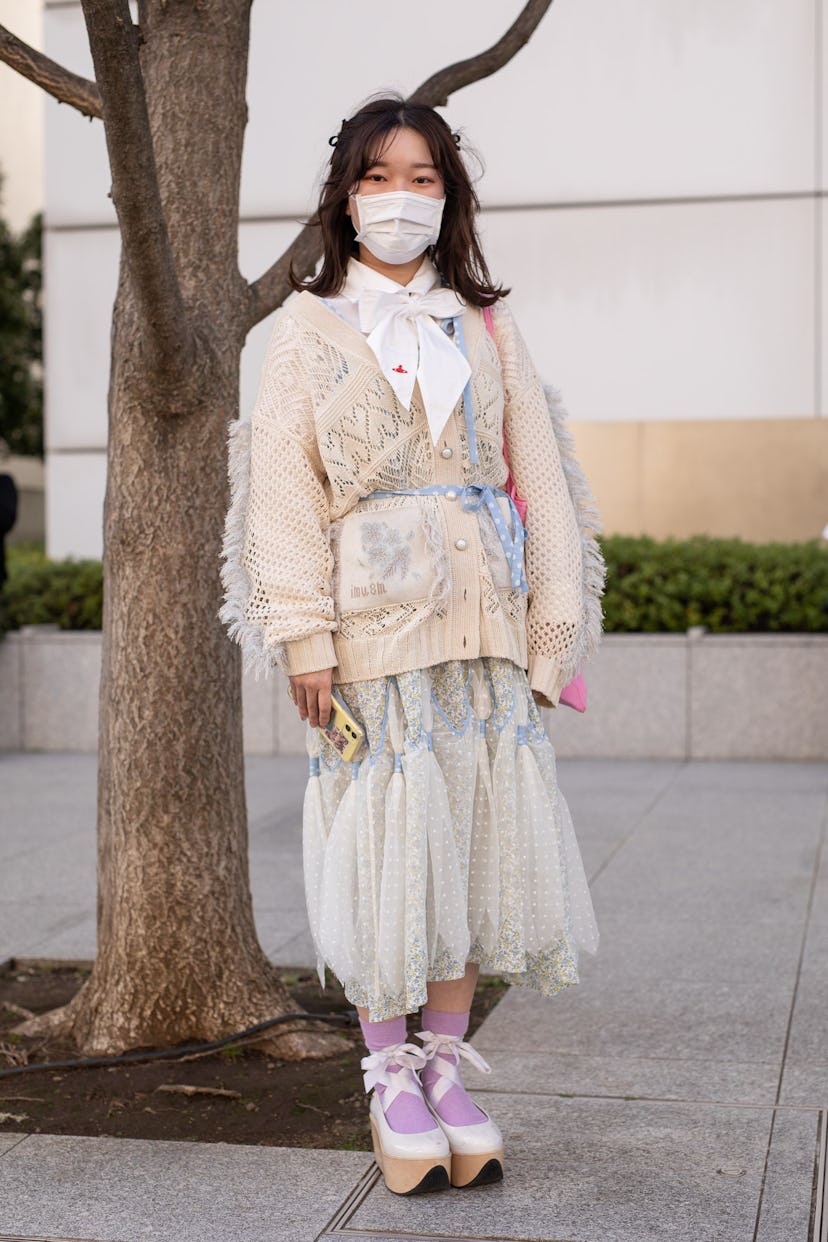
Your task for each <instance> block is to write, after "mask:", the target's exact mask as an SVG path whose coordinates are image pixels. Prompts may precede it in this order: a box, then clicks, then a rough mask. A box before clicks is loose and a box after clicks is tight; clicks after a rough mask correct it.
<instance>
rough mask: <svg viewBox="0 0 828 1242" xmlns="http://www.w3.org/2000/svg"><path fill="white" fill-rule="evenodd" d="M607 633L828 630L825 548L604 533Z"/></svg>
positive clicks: (827, 558) (814, 544)
mask: <svg viewBox="0 0 828 1242" xmlns="http://www.w3.org/2000/svg"><path fill="white" fill-rule="evenodd" d="M602 546H603V549H604V555H605V557H606V561H607V591H606V595H605V597H604V601H603V603H604V613H605V626H606V630H607V632H608V633H615V634H624V633H642V632H644V633H665V632H668V633H669V632H672V633H676V632H681V631H684V630H687V629H689V627H690V626H691V625H703V626H706V627H707V629H708V630H709V631H710V632H711V633H714V634H735V633H736V634H744V633H760V634H762V633H780V632H786V633H819V632H823V633H824V632H826V631H828V548H825V547H823V546H821V545H820V544H819V543H818V542H817V541H816V540H813V541H811V542H810V543H765V544H758V543H743V542H742V540H741V539H712V538H709V537H707V536H702V535H699V536H697V537H696V538H694V539H683V540H678V539H666V540H663V541H661V542H657V541H656V540H655V539H649V538H646V537H643V538H635V539H633V538H628V537H625V536H623V535H613V536H611V537H610V538H606V539H604V540H602Z"/></svg>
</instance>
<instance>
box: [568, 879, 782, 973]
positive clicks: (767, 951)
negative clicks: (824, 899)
mask: <svg viewBox="0 0 828 1242" xmlns="http://www.w3.org/2000/svg"><path fill="white" fill-rule="evenodd" d="M608 904H609V903H608V901H607V898H606V894H604V895H602V896H601V898H600V899H599V898H598V897H597V895H596V906H597V907H598V910H599V915H600V920H599V921H600V931H601V946H600V950H599V954H598V956H597V958H596V960H595V966H594V969H593V971H592V972H591V974H590V978H591V979H592V981H593V983H597V982H598V981H601V983H602V984H604V985H605V986H607V987H611V986H612V985H613V982H620V981H622V980H623V981H631V980H634V979H643V978H653V977H655V978H659V977H663V976H669V977H672V978H673V979H686V980H692V979H695V980H698V981H704V980H707V981H709V982H711V983H714V982H723V981H728V980H729V981H731V982H734V983H740V982H741V983H746V982H749V981H751V980H755V981H758V980H761V979H774V980H784V981H785V982H786V983H787V984H789V986H790V987H791V988H793V984H794V982H795V978H796V971H797V967H798V964H799V954H800V950H801V946H802V925H801V922H799V921H786V922H780V920H779V919H771V918H761V917H757V918H756V919H754V921H753V922H747V921H744V920H742V921H739V920H736V921H734V920H731V919H730V918H729V917H728V915H727V912H726V911H725V910H720V911H719V914H718V917H717V916H716V914H715V913H711V915H710V917H709V918H707V919H704V920H699V919H696V918H688V917H687V916H686V915H685V914H684V911H683V909H682V908H681V907H680V906H678V907H674V908H673V909H667V910H654V911H649V912H646V913H645V912H642V911H641V910H640V909H639V908H636V907H633V908H631V909H630V908H628V909H626V910H618V909H617V908H616V907H615V905H614V903H612V904H609V908H608V909H602V906H605V905H608Z"/></svg>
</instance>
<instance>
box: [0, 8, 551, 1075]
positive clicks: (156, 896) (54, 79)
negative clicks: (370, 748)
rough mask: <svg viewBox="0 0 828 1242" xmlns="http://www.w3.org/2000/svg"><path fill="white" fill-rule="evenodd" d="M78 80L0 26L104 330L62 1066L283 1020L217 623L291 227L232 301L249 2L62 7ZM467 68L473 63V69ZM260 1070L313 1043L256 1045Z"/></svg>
mask: <svg viewBox="0 0 828 1242" xmlns="http://www.w3.org/2000/svg"><path fill="white" fill-rule="evenodd" d="M551 2H552V0H529V3H528V4H527V5H526V6H525V8H524V9H523V10H522V11H521V13H520V15H519V17H518V19H517V21H516V22H515V23H514V24H513V26H512V27H511V28H510V30H509V31H507V33H506V35H505V36H504V38H503V39H502V40H500V41H499V43H498V44H496V45H495V47H494V48H492V49H489V51H488V52H485V53H482V54H481V56H480V57H479V58H474V59H473V60H472V61H464V62H461V63H460V64H459V65H456V66H451V67H450V68H449V69H447V70H444V71H442V72H441V73H440V74H437V75H435V77H433V78H431V79H429V81H428V83H425V84H424V86H423V87H422V88H420V90H419V91H418V92H416V97H417V98H418V99H420V100H423V101H426V102H433V103H440V102H444V101H445V98H446V97H447V96H448V94H450V93H451V91H452V90H454V89H457V88H458V87H459V86H461V85H468V84H469V83H470V82H472V81H475V80H477V79H478V78H481V77H485V76H487V74H489V73H492V72H494V71H495V69H496V68H498V67H499V66H500V65H501V64H502V63H505V60H507V59H509V58H510V56H511V55H514V53H515V52H516V51H517V50H518V48H519V47H520V46H522V45H523V43H525V42H526V40H527V39H528V38H529V36H530V35H531V33H532V31H533V30H534V28H535V27H536V26H537V24H538V22H539V21H540V19H541V17H542V16H543V14H544V13H545V12H546V10H547V9H548V7H549V5H550V3H551ZM82 3H83V10H84V16H85V19H86V24H87V31H88V34H89V39H90V46H91V49H92V54H93V61H94V65H95V73H96V78H97V81H96V82H87V81H85V80H84V79H82V78H78V77H77V75H74V74H70V73H68V71H66V70H63V69H61V67H60V66H58V65H56V64H55V63H54V62H52V61H49V60H47V58H46V57H44V56H42V54H40V53H38V52H36V51H35V50H34V49H31V48H27V47H26V45H25V44H21V43H20V41H19V40H16V39H14V37H13V36H11V35H9V32H7V31H4V30H3V29H2V28H0V60H5V61H6V62H7V63H8V64H10V65H11V66H12V67H14V68H16V69H17V70H18V71H19V72H22V73H25V75H26V76H28V77H30V78H31V79H32V80H33V81H36V82H38V83H39V84H40V85H41V86H43V87H44V89H46V90H49V91H50V93H52V94H54V95H55V96H56V97H57V98H59V99H62V100H63V101H64V102H67V103H71V104H73V105H74V106H75V107H77V108H79V110H80V111H82V112H84V113H86V114H87V115H102V117H103V121H104V126H105V130H106V136H107V145H108V150H109V157H110V167H111V170H112V186H113V189H112V193H113V200H114V203H115V207H116V210H117V213H118V218H119V223H120V227H121V235H122V254H121V264H120V275H119V283H118V292H117V298H116V303H115V310H114V320H113V333H112V370H111V380H110V391H109V439H108V474H107V489H106V500H105V506H104V578H105V598H104V618H103V667H102V677H101V691H100V735H99V765H98V956H97V959H96V962H95V966H94V969H93V971H92V973H91V975H90V978H89V980H88V981H87V983H86V984H85V985H84V987H83V988H82V989H81V991H80V992H79V993H78V994H77V995H76V996H75V998H74V999H73V1001H72V1002H71V1003H70V1004H69V1005H67V1006H64V1007H63V1008H62V1009H59V1010H54V1011H53V1012H52V1013H50V1014H47V1015H45V1016H44V1017H42V1018H38V1019H34V1020H33V1021H32V1022H29V1023H26V1024H24V1026H23V1027H21V1028H19V1029H20V1030H25V1031H26V1032H27V1033H35V1032H37V1033H48V1032H54V1033H60V1034H62V1035H64V1036H71V1037H72V1038H73V1039H74V1041H75V1042H76V1044H77V1046H78V1048H79V1049H80V1050H82V1051H83V1052H84V1053H87V1054H93V1053H115V1052H121V1051H125V1050H127V1049H130V1048H135V1047H143V1046H159V1045H160V1046H167V1045H171V1044H174V1043H176V1042H179V1041H183V1040H192V1039H204V1040H211V1039H215V1038H219V1037H221V1036H223V1035H226V1034H228V1033H230V1032H232V1031H235V1030H239V1029H240V1028H242V1027H245V1026H248V1025H253V1024H254V1023H256V1022H260V1021H263V1020H265V1019H267V1018H270V1017H275V1016H278V1015H279V1014H282V1013H285V1012H288V1011H290V1010H291V1009H292V1008H294V1006H293V1004H292V1002H291V1001H290V1000H289V997H288V996H287V993H286V991H285V989H284V988H283V986H282V985H281V983H280V980H279V979H278V976H277V974H276V971H275V970H274V968H273V966H272V965H271V963H270V962H269V961H268V959H267V957H266V956H265V954H264V953H263V951H262V949H261V947H260V945H259V942H258V939H257V936H256V930H255V926H254V922H253V911H252V904H251V897H250V886H249V878H248V857H247V814H246V805H245V792H244V766H243V753H242V724H241V676H240V653H239V650H238V648H237V647H236V646H235V644H232V643H230V642H229V641H228V639H227V637H226V634H225V632H224V629H223V627H222V626H221V624H220V623H219V621H218V617H217V613H218V608H219V604H220V602H221V591H220V582H219V574H218V569H219V553H220V548H221V538H222V531H223V519H224V513H225V509H226V505H227V501H228V493H227V481H226V434H227V424H228V422H229V420H230V419H232V418H234V417H236V415H237V411H238V382H239V357H240V353H241V349H242V346H243V344H244V339H245V336H246V335H247V332H248V331H249V330H250V328H251V327H252V326H253V325H254V324H255V323H257V322H259V321H260V320H261V319H262V318H264V316H265V315H267V314H269V313H270V311H271V310H273V309H275V307H276V306H278V305H280V303H281V302H282V300H283V299H284V297H285V296H286V294H287V293H288V291H289V290H288V286H287V280H286V271H287V264H288V261H289V259H290V258H291V257H292V258H293V259H294V260H295V262H296V264H297V267H298V268H299V270H300V271H303V272H306V273H307V272H310V271H312V270H313V267H314V265H315V263H316V261H317V259H318V257H319V249H318V239H317V237H316V233H315V231H314V230H311V229H308V228H306V229H305V230H303V232H301V233H300V234H299V236H298V237H297V239H296V241H295V242H294V243H293V245H292V246H291V247H290V250H289V252H288V253H287V254H286V255H283V256H282V257H281V258H280V259H279V260H277V262H276V263H274V265H273V266H272V267H271V268H270V269H269V270H268V271H267V272H265V273H264V274H263V275H262V277H260V279H259V280H258V281H256V282H255V283H254V284H252V285H250V286H248V285H247V284H246V282H245V281H244V280H243V278H242V277H241V275H240V273H239V269H238V255H237V247H238V224H239V219H238V216H239V178H240V167H241V152H242V141H243V135H244V128H245V123H246V117H247V110H246V103H245V79H246V70H247V51H248V39H249V12H250V3H251V0H140V3H139V10H138V14H139V27H138V28H135V27H134V26H133V25H132V22H131V18H130V15H129V7H128V0H82ZM475 62H478V63H477V65H476V68H475ZM277 1029H278V1030H279V1031H280V1032H281V1033H280V1035H279V1036H278V1037H276V1036H274V1041H273V1046H274V1047H277V1048H278V1051H279V1055H280V1056H283V1057H290V1056H294V1057H295V1056H324V1055H328V1054H330V1053H332V1052H336V1051H339V1050H340V1049H341V1043H340V1042H339V1041H338V1040H337V1038H336V1037H335V1036H332V1035H330V1034H327V1033H324V1032H322V1031H315V1030H309V1029H308V1027H307V1026H306V1025H305V1026H302V1027H298V1026H297V1027H294V1028H293V1029H288V1028H287V1027H284V1028H277Z"/></svg>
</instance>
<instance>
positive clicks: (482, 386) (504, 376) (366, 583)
mask: <svg viewBox="0 0 828 1242" xmlns="http://www.w3.org/2000/svg"><path fill="white" fill-rule="evenodd" d="M464 321H465V335H466V341H467V348H468V356H469V363H470V366H471V370H472V378H471V389H472V394H473V397H474V411H475V429H476V436H477V452H478V461H477V463H476V464H472V462H471V461H470V455H469V445H468V441H467V436H466V428H465V420H464V416H463V406H462V401H461V402H458V405H457V407H456V408H455V410H454V412H453V414H452V416H451V418H450V419H449V422H448V423H447V425H446V427H445V429H444V431H443V433H442V434H441V436H440V439H439V442H438V444H437V445H436V446H435V445H432V443H431V437H430V434H429V430H428V425H427V422H426V419H425V413H424V411H423V408H422V403H421V400H420V395H419V389H418V388H417V387H416V386H415V390H414V397H413V400H412V403H411V408H410V410H406V409H405V408H404V407H402V406H401V405H400V404H399V402H398V401H397V399H396V397H395V394H394V392H393V390H392V388H391V386H390V384H389V383H388V381H387V380H386V379H385V377H384V376H383V375H382V373H381V371H380V370H379V367H378V365H377V362H376V359H375V358H374V356H373V354H372V352H371V350H370V348H369V347H368V346H367V343H366V342H365V340H364V339H363V337H362V336H361V334H360V333H358V332H357V331H355V330H354V329H353V328H352V327H350V326H349V325H347V324H345V323H344V322H343V321H342V320H340V319H339V318H338V317H337V316H336V315H335V314H334V313H333V312H332V311H330V310H329V309H328V308H327V307H326V306H325V305H324V304H323V303H322V302H321V301H320V300H319V299H317V298H315V297H313V295H311V294H309V293H302V294H300V295H299V296H298V297H297V298H296V299H294V300H293V301H292V302H291V304H290V305H289V306H288V307H287V308H286V309H285V310H283V311H282V313H281V314H280V315H279V316H278V318H277V321H276V324H275V327H274V330H273V334H272V338H271V342H270V346H269V349H268V354H267V360H266V364H265V368H264V373H263V377H262V383H261V387H260V391H259V396H258V400H257V402H256V407H255V409H254V411H253V415H252V418H251V420H250V422H249V423H247V422H244V421H241V422H239V423H236V424H233V426H232V427H231V430H230V440H229V444H230V462H229V464H230V480H231V498H232V499H231V507H230V510H229V512H228V516H227V524H226V530H225V543H224V552H223V555H224V560H225V564H224V566H223V570H222V577H223V583H224V587H225V604H224V606H223V607H222V610H221V614H220V615H221V617H222V620H223V621H224V622H225V624H227V625H228V628H229V632H230V634H231V636H232V637H233V638H235V639H236V640H237V641H239V642H240V643H241V645H242V648H243V650H244V653H245V662H246V664H248V665H252V666H253V667H255V668H257V669H263V670H264V671H265V672H267V671H269V670H270V669H271V668H272V667H273V666H274V665H278V666H279V667H281V668H282V669H283V670H284V671H285V672H289V673H302V672H309V671H313V670H314V669H321V668H328V667H333V666H337V672H336V674H335V678H336V680H337V681H339V682H350V681H357V680H362V679H364V678H368V677H375V676H381V675H387V674H392V673H398V672H402V671H405V670H408V669H414V668H424V667H428V666H429V665H432V664H434V663H437V662H439V661H444V660H448V659H468V658H473V657H476V656H478V655H490V656H502V657H506V658H508V659H511V660H513V661H514V662H515V663H516V664H518V665H519V666H522V667H524V668H528V670H529V680H530V684H531V685H532V687H533V689H536V690H539V691H540V692H541V693H542V694H543V695H544V696H545V697H546V698H547V700H548V701H549V702H550V703H552V704H555V703H557V700H558V696H559V694H560V690H561V688H562V687H563V686H564V685H565V684H566V682H567V681H568V680H570V678H571V677H572V676H573V675H574V674H575V673H576V672H577V671H578V667H579V665H580V663H581V661H582V660H583V659H584V658H585V657H586V656H587V655H589V654H590V653H591V652H592V651H593V650H594V649H595V647H596V646H597V644H598V641H599V639H600V631H601V608H600V595H601V592H602V589H603V561H602V559H601V554H600V550H599V549H598V546H597V544H596V542H595V539H594V534H595V532H596V531H598V530H599V529H600V525H599V522H598V516H597V513H596V512H595V506H594V502H593V500H592V497H591V496H590V495H589V491H588V489H587V487H586V483H585V480H584V479H583V475H582V474H581V472H580V468H579V466H578V463H577V461H576V460H575V458H574V454H573V452H572V441H571V438H570V437H569V433H568V432H567V431H566V429H565V427H564V425H563V423H564V419H565V412H564V411H563V408H562V406H561V405H560V399H559V396H558V394H557V393H555V392H554V390H549V391H548V392H546V393H545V392H544V388H543V386H542V384H541V382H540V380H539V378H538V376H537V374H536V372H535V369H534V367H533V365H532V362H531V359H530V357H529V354H528V351H527V349H526V346H525V344H524V342H523V339H522V337H521V335H520V333H519V332H518V330H517V328H516V326H515V324H514V321H513V318H512V315H511V312H510V310H509V308H508V307H507V306H506V305H505V303H503V302H499V303H498V304H497V305H496V307H495V308H494V311H493V326H494V340H493V339H492V336H491V334H490V333H488V332H487V331H486V330H485V326H484V324H483V317H482V314H481V312H480V311H478V310H476V309H475V308H468V309H467V311H466V313H465V315H464ZM504 428H505V437H506V443H507V446H508V449H509V456H510V462H511V468H512V473H513V475H514V479H515V483H516V485H517V488H518V492H519V493H520V495H521V496H523V497H524V498H525V499H526V501H527V502H528V516H527V524H526V531H527V534H526V544H525V572H526V579H527V581H528V584H529V595H528V597H527V596H526V595H525V594H522V593H521V592H520V591H517V590H516V589H515V587H514V584H513V583H512V581H511V580H510V569H509V565H508V564H507V562H506V556H505V554H504V551H503V547H502V544H501V541H500V539H499V537H498V534H497V532H496V531H495V528H494V523H493V522H492V520H491V517H490V515H489V513H488V512H487V510H486V508H485V506H484V505H482V504H481V505H478V507H477V508H474V507H473V506H471V505H469V506H468V507H467V505H466V500H465V495H464V496H462V497H452V496H451V495H448V496H447V495H445V494H441V495H429V496H410V495H395V496H393V497H391V498H388V497H385V498H375V499H371V498H370V496H371V493H372V492H375V491H390V492H399V491H400V490H403V489H405V490H410V489H417V488H423V487H427V486H429V485H431V484H439V485H443V486H445V485H449V486H452V487H456V488H457V489H458V491H460V489H462V488H463V487H464V486H469V485H475V486H476V487H478V488H480V487H487V486H488V487H492V488H502V487H503V485H504V483H505V481H506V475H507V468H506V464H505V462H504V458H503V453H502V444H503V434H504ZM366 498H367V499H366ZM461 499H462V500H463V503H462V504H461ZM501 505H505V502H503V501H501ZM502 512H503V513H504V515H505V516H507V517H508V507H504V508H503V509H502ZM344 541H347V547H348V548H349V549H351V552H350V553H349V555H348V556H347V557H341V558H340V557H339V556H338V550H339V549H340V548H341V547H342V545H343V542H344ZM354 550H355V551H354Z"/></svg>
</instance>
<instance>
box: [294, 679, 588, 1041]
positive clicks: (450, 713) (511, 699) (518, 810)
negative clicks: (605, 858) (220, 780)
mask: <svg viewBox="0 0 828 1242" xmlns="http://www.w3.org/2000/svg"><path fill="white" fill-rule="evenodd" d="M339 693H340V694H341V697H342V698H343V699H344V700H345V702H346V703H347V704H348V707H349V708H350V710H351V711H352V713H353V715H354V716H355V717H356V719H357V720H359V721H360V723H361V724H362V725H363V727H364V728H365V732H366V736H367V738H368V742H369V754H368V755H367V756H366V757H365V758H364V759H363V760H362V762H360V763H354V764H351V763H343V762H342V761H341V760H340V759H339V756H338V755H337V754H336V752H335V751H334V750H333V748H332V747H330V746H328V744H327V743H325V742H322V741H320V736H319V734H318V733H317V732H316V731H315V730H310V729H309V730H308V735H307V736H308V752H309V755H310V773H311V775H310V778H309V780H308V786H307V791H306V795H305V808H304V828H303V832H304V871H305V888H306V896H307V904H308V916H309V920H310V925H311V932H312V935H313V939H314V944H315V945H316V949H317V955H318V961H317V965H318V968H319V971H320V977H322V976H323V969H324V966H325V965H327V966H329V967H330V968H331V970H332V971H333V972H334V974H335V975H336V976H337V977H338V978H339V979H340V980H341V982H342V984H343V986H344V989H345V994H346V996H347V997H348V999H349V1000H350V1001H351V1002H352V1003H353V1004H356V1005H364V1006H366V1007H367V1009H368V1010H369V1013H370V1019H371V1021H374V1022H380V1021H384V1020H385V1019H387V1018H391V1017H395V1016H396V1015H398V1014H403V1013H411V1012H413V1011H414V1010H416V1009H418V1008H419V1007H420V1006H421V1005H423V1004H425V1002H426V999H427V997H426V983H427V981H429V980H441V979H455V978H459V977H461V976H462V975H463V974H464V971H465V963H466V961H475V962H479V963H480V965H481V966H482V967H483V968H484V969H486V970H490V971H493V972H495V973H497V974H500V975H502V976H503V977H504V978H506V979H507V980H508V981H509V982H511V983H516V984H524V985H526V986H528V987H532V988H535V989H536V990H537V991H539V992H542V993H544V994H545V995H548V996H551V995H553V994H554V993H555V992H558V991H559V990H560V989H561V988H564V987H567V986H569V985H571V984H574V983H577V982H578V970H577V961H578V951H579V949H585V950H587V951H588V952H594V951H595V949H596V948H597V944H598V932H597V928H596V925H595V918H594V914H593V910H592V902H591V900H590V895H589V889H588V887H587V882H586V877H585V875H584V869H583V864H582V861H581V856H580V851H579V849H578V845H577V842H576V839H575V833H574V829H573V826H572V819H571V816H570V814H569V808H568V807H567V804H566V801H565V800H564V797H563V795H562V794H561V792H560V790H559V788H558V784H557V779H556V771H555V754H554V751H553V749H552V745H551V743H550V741H549V738H548V737H547V735H546V733H545V731H544V728H543V724H542V722H541V718H540V714H539V712H538V709H537V707H536V705H535V702H534V699H533V698H532V693H531V691H530V689H529V685H528V682H527V679H526V674H525V673H524V671H523V670H522V669H520V668H518V667H517V666H516V665H514V664H512V663H511V662H510V661H508V660H503V659H499V658H494V657H482V658H479V659H474V660H452V661H449V662H446V663H443V664H437V665H434V666H433V667H431V668H428V669H423V670H415V671H413V672H406V673H400V674H398V675H396V676H389V677H378V678H374V679H372V680H368V681H361V682H351V683H348V684H345V685H341V686H340V687H339Z"/></svg>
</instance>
